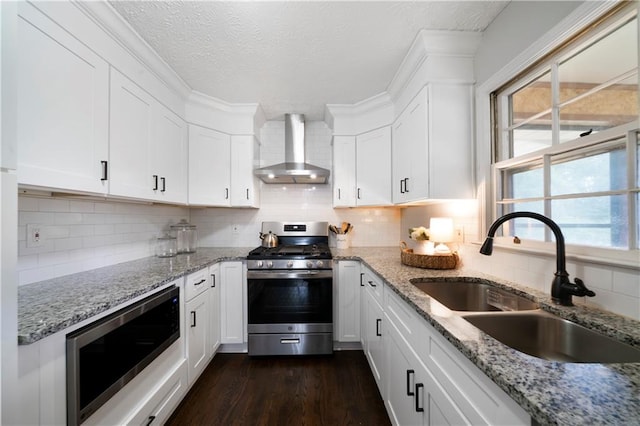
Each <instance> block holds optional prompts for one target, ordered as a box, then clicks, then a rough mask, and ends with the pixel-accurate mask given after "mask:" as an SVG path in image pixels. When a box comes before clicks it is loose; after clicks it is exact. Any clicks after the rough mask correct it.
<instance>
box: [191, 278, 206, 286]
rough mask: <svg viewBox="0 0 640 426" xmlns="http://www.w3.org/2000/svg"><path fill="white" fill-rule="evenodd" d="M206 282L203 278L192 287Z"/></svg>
mask: <svg viewBox="0 0 640 426" xmlns="http://www.w3.org/2000/svg"><path fill="white" fill-rule="evenodd" d="M205 281H207V280H206V279H205V278H203V279H201V280H200V281H198V282H197V283H195V284H194V285H200V284H202V283H203V282H205Z"/></svg>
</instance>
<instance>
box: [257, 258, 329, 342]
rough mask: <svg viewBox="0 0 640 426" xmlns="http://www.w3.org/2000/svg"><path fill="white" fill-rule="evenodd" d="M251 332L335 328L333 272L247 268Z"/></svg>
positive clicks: (327, 329)
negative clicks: (250, 269) (256, 269)
mask: <svg viewBox="0 0 640 426" xmlns="http://www.w3.org/2000/svg"><path fill="white" fill-rule="evenodd" d="M247 285H248V311H249V312H248V332H249V333H314V332H320V333H322V332H331V331H332V330H333V271H332V270H304V271H248V273H247Z"/></svg>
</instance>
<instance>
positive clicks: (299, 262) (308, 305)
mask: <svg viewBox="0 0 640 426" xmlns="http://www.w3.org/2000/svg"><path fill="white" fill-rule="evenodd" d="M269 232H271V233H272V234H275V235H277V237H278V238H277V246H276V247H258V248H256V249H254V250H252V251H251V252H250V253H249V255H248V256H247V285H248V292H247V293H248V311H249V315H248V333H249V347H248V349H249V355H251V356H260V355H322V354H331V353H333V261H332V255H331V251H330V250H329V244H328V238H329V237H328V235H329V233H328V223H327V222H263V223H262V233H263V234H268V233H269Z"/></svg>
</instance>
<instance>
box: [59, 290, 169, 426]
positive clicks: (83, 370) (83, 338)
mask: <svg viewBox="0 0 640 426" xmlns="http://www.w3.org/2000/svg"><path fill="white" fill-rule="evenodd" d="M179 294H180V290H179V288H177V287H175V286H174V287H170V288H168V289H165V290H163V291H161V292H158V293H156V294H154V295H152V296H150V297H148V298H146V299H144V300H141V301H140V302H137V303H135V304H133V305H132V306H128V307H126V308H123V309H121V310H119V311H118V312H115V313H113V314H111V315H109V316H107V317H105V318H103V319H101V320H98V321H96V322H94V323H92V324H89V325H87V326H85V327H83V328H81V329H79V330H76V331H74V332H73V333H70V334H68V335H67V423H68V424H69V425H76V424H80V423H82V422H83V421H84V420H85V419H87V418H88V417H89V416H90V415H91V414H93V413H94V412H95V411H96V410H97V409H98V408H100V407H101V406H102V405H103V404H104V403H105V402H106V401H107V400H109V398H111V397H112V396H113V395H114V394H115V393H116V392H118V391H119V390H120V389H122V388H123V387H124V386H125V385H126V384H127V383H128V382H129V381H131V379H133V378H134V377H135V376H136V375H137V374H138V373H139V372H140V371H142V370H143V369H144V368H145V367H146V366H147V365H149V364H150V363H151V362H152V361H153V360H154V359H155V358H156V357H157V356H158V355H160V354H161V353H162V352H163V351H164V350H165V349H166V348H168V347H169V346H170V345H171V344H172V343H173V342H175V341H176V340H177V339H178V338H179V337H180V319H179V318H180V316H179V315H180V300H179Z"/></svg>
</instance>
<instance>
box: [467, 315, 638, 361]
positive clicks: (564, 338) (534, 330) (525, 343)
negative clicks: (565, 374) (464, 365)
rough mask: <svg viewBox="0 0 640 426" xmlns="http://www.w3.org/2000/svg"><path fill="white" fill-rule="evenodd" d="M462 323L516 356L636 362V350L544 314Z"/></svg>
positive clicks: (478, 317) (471, 318)
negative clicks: (517, 353) (506, 347)
mask: <svg viewBox="0 0 640 426" xmlns="http://www.w3.org/2000/svg"><path fill="white" fill-rule="evenodd" d="M464 319H465V320H467V321H469V322H470V323H471V324H473V325H474V326H475V327H477V328H479V329H480V330H482V331H484V332H485V333H487V334H488V335H490V336H491V337H493V338H494V339H496V340H498V341H499V342H501V343H504V344H505V345H507V346H510V347H512V348H513V349H516V350H518V351H520V352H524V353H526V354H529V355H532V356H535V357H538V358H543V359H547V360H552V361H562V362H582V363H586V362H597V363H623V362H640V350H638V349H636V348H634V347H633V346H630V345H627V344H625V343H622V342H619V341H617V340H614V339H611V338H609V337H607V336H604V335H602V334H599V333H597V332H594V331H591V330H589V329H587V328H585V327H582V326H580V325H578V324H576V323H573V322H571V321H567V320H564V319H562V318H559V317H556V316H555V315H552V314H549V313H547V312H544V311H535V312H504V313H497V314H482V313H480V314H475V315H471V314H470V315H466V316H464Z"/></svg>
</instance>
